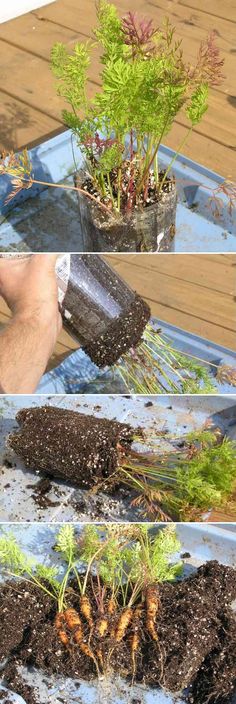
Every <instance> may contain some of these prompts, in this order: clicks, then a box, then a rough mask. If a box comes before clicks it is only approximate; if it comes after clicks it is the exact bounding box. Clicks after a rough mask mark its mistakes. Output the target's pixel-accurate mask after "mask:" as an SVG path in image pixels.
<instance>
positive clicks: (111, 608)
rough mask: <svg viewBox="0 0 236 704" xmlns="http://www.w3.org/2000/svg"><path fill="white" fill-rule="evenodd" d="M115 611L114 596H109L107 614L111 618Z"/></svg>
mask: <svg viewBox="0 0 236 704" xmlns="http://www.w3.org/2000/svg"><path fill="white" fill-rule="evenodd" d="M115 611H116V600H115V597H114V596H110V599H109V601H108V604H107V613H108V614H109V616H113V614H114V613H115Z"/></svg>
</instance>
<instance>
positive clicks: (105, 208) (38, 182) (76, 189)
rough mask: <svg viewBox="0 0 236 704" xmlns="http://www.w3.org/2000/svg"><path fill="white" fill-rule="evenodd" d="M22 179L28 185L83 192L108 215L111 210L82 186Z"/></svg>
mask: <svg viewBox="0 0 236 704" xmlns="http://www.w3.org/2000/svg"><path fill="white" fill-rule="evenodd" d="M22 180H23V181H25V182H26V183H28V184H29V183H30V185H32V184H33V183H37V184H39V185H40V186H49V187H50V188H63V189H64V190H66V191H78V192H79V193H83V195H85V196H87V197H88V198H90V199H91V200H94V201H95V203H96V204H97V205H98V206H99V207H100V208H103V210H106V212H107V213H109V215H110V214H111V211H110V210H109V208H107V206H106V205H104V203H101V201H98V200H97V198H96V196H93V195H92V193H88V191H85V190H84V189H83V188H79V187H78V186H67V185H66V184H65V183H49V182H48V181H39V180H38V179H36V178H31V179H30V181H28V179H22ZM28 188H30V186H28Z"/></svg>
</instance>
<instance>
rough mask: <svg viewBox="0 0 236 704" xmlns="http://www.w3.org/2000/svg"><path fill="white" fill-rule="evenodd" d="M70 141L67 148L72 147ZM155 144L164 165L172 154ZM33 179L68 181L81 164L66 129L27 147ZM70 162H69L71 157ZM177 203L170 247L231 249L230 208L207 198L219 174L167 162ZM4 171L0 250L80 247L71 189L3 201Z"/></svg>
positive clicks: (185, 162) (0, 193)
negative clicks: (213, 203) (7, 201)
mask: <svg viewBox="0 0 236 704" xmlns="http://www.w3.org/2000/svg"><path fill="white" fill-rule="evenodd" d="M72 144H73V150H72ZM173 153H174V152H173V151H172V150H171V149H168V148H167V147H164V146H162V147H161V148H160V165H162V166H163V167H165V166H167V165H168V164H169V162H170V160H171V158H172V156H173ZM30 154H31V158H32V162H33V167H34V176H35V178H37V179H39V180H43V181H47V182H49V183H59V182H62V181H64V182H66V183H68V184H71V183H73V179H72V174H73V172H74V171H75V162H76V166H79V165H80V164H81V152H80V150H79V149H78V147H77V146H76V143H75V140H74V138H73V137H72V135H71V132H70V131H69V130H68V131H66V132H63V133H62V134H60V135H58V136H57V137H54V138H53V139H49V140H48V141H46V142H43V143H42V144H41V145H40V146H38V147H35V148H34V149H32V150H31V151H30ZM73 155H74V156H75V161H74V156H73ZM173 172H174V173H175V176H176V180H177V188H178V196H179V203H178V208H177V232H176V236H175V238H174V250H175V251H176V252H235V250H236V239H235V235H236V213H235V210H233V212H232V213H230V211H229V207H228V206H229V203H228V199H227V197H226V196H222V197H221V202H220V214H219V215H218V216H216V215H215V214H214V207H213V206H212V204H211V202H210V197H211V196H212V194H213V192H214V189H216V188H217V187H218V186H219V185H220V184H221V183H222V182H223V181H224V179H223V178H222V177H221V176H219V175H218V174H216V173H214V172H212V171H209V170H208V169H206V168H204V167H203V166H200V165H199V164H197V163H196V162H193V161H192V160H191V159H188V158H187V157H185V156H183V155H180V156H179V157H178V158H177V160H176V162H175V165H174V167H173ZM10 190H11V187H10V179H9V177H8V176H2V177H1V178H0V213H1V215H0V248H1V249H2V251H4V250H5V251H15V250H20V251H23V250H26V251H35V252H36V251H51V252H52V251H59V252H60V251H63V252H66V251H68V252H81V251H83V250H82V237H81V231H80V227H79V218H78V207H77V196H76V193H74V192H70V191H63V190H61V189H58V188H51V187H41V186H34V187H33V188H32V189H30V190H26V191H24V192H22V193H21V194H20V195H19V197H17V199H15V200H14V201H13V203H11V204H10V205H9V206H5V205H4V203H5V199H6V196H7V194H8V193H9V192H10Z"/></svg>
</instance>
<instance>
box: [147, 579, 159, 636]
mask: <svg viewBox="0 0 236 704" xmlns="http://www.w3.org/2000/svg"><path fill="white" fill-rule="evenodd" d="M146 608H147V618H146V627H147V631H148V633H150V636H151V638H152V640H155V641H157V640H158V635H157V632H156V617H157V614H158V611H159V608H160V599H159V595H158V592H157V588H156V585H150V586H149V587H147V590H146Z"/></svg>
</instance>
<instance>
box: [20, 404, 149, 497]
mask: <svg viewBox="0 0 236 704" xmlns="http://www.w3.org/2000/svg"><path fill="white" fill-rule="evenodd" d="M16 420H17V422H18V424H19V426H20V428H19V430H17V431H16V432H13V433H11V435H10V436H9V439H8V444H9V445H10V447H12V448H13V450H14V451H15V452H16V454H17V455H18V456H19V457H21V459H22V460H23V461H24V463H25V466H26V467H30V468H31V469H37V470H42V471H46V474H47V476H48V475H50V476H53V477H59V478H63V479H67V480H69V481H70V482H73V484H76V485H77V486H79V487H80V488H84V489H87V488H91V487H93V486H94V485H96V484H97V483H98V482H101V481H103V480H104V479H106V478H107V477H109V476H110V475H111V474H113V473H114V472H115V471H116V470H117V468H118V466H119V462H120V458H121V457H122V454H123V453H126V452H127V450H128V449H129V448H130V446H131V443H132V439H133V434H134V432H135V431H134V430H133V429H132V428H131V426H130V425H128V424H125V423H119V422H118V421H115V420H114V421H112V420H108V419H106V418H96V417H94V416H90V415H85V414H82V413H78V412H77V411H71V410H67V409H63V408H57V407H54V406H43V407H39V408H29V409H27V408H26V409H22V410H20V411H19V413H17V416H16Z"/></svg>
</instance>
